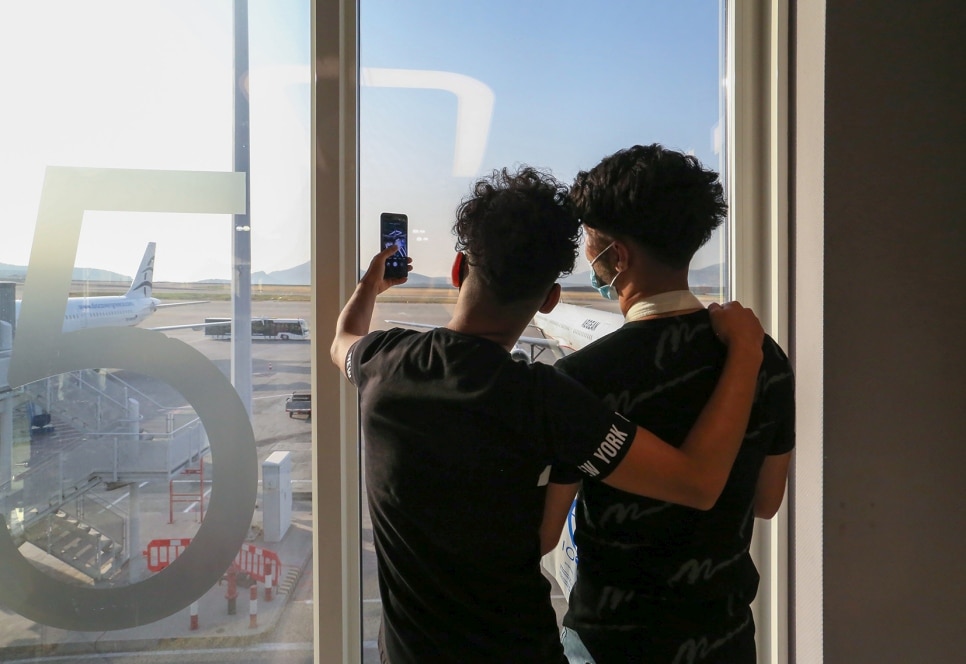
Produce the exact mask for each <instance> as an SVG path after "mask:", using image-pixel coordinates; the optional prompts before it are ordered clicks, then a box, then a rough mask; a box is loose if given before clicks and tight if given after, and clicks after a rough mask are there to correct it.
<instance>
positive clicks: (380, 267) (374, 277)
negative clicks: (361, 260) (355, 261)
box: [362, 243, 413, 293]
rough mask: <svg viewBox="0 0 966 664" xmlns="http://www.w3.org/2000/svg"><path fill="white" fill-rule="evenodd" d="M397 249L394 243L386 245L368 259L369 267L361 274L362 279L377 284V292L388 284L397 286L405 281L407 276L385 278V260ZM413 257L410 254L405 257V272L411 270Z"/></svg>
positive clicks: (388, 285)
mask: <svg viewBox="0 0 966 664" xmlns="http://www.w3.org/2000/svg"><path fill="white" fill-rule="evenodd" d="M398 250H399V247H398V246H397V245H396V244H395V243H394V244H391V245H390V246H388V247H386V248H385V249H383V250H382V251H380V252H379V253H378V254H376V255H375V256H373V257H372V260H371V261H369V267H368V269H366V273H365V274H364V275H363V276H362V281H363V282H365V283H367V284H371V285H374V286H377V288H378V289H379V292H380V293H381V292H382V291H384V290H386V289H387V288H389V287H390V286H398V285H399V284H402V283H405V282H406V280H407V279H408V278H409V277H408V276H405V277H395V278H393V279H386V278H385V272H386V260H387V259H388V258H389V257H390V256H392V255H393V254H395V253H396V252H397V251H398ZM412 263H413V259H412V257H410V256H407V257H406V272H412V269H413V265H412Z"/></svg>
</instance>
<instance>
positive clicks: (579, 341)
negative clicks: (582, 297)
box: [533, 304, 624, 352]
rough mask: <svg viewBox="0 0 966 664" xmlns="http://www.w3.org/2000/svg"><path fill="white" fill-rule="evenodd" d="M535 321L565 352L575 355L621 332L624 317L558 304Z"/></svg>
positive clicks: (537, 315) (538, 316)
mask: <svg viewBox="0 0 966 664" xmlns="http://www.w3.org/2000/svg"><path fill="white" fill-rule="evenodd" d="M533 322H534V324H535V325H536V326H537V327H538V328H540V331H541V332H543V333H544V334H545V335H547V336H548V337H550V338H551V339H555V340H556V341H557V342H558V344H559V345H560V347H561V348H562V349H564V350H565V352H572V351H575V350H580V349H581V348H583V347H584V346H586V345H587V344H589V343H591V342H592V341H595V340H597V339H600V338H601V337H603V336H606V335H608V334H610V333H611V332H613V331H614V330H616V329H618V328H619V327H620V326H621V325H623V324H624V317H623V316H621V315H620V314H618V313H612V312H609V311H601V310H599V309H593V308H591V307H579V306H577V305H574V304H558V305H557V306H556V307H554V309H553V311H551V312H550V313H549V314H541V313H537V314H536V315H535V316H534V317H533Z"/></svg>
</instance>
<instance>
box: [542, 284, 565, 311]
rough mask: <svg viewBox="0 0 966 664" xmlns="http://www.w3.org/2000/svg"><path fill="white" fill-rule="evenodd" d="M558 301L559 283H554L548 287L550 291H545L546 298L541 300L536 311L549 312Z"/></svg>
mask: <svg viewBox="0 0 966 664" xmlns="http://www.w3.org/2000/svg"><path fill="white" fill-rule="evenodd" d="M559 302H560V284H558V283H555V284H554V285H553V286H551V287H550V292H549V293H547V298H546V299H545V300H544V301H543V304H541V305H540V308H539V309H537V311H539V312H540V313H542V314H549V313H550V312H551V311H553V308H554V307H555V306H557V303H559Z"/></svg>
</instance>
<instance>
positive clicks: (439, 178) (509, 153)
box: [360, 0, 719, 274]
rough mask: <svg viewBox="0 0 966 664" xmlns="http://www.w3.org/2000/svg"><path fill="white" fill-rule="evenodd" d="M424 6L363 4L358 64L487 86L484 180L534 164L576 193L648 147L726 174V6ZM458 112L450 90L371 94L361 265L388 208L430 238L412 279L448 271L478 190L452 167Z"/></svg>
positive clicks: (416, 248) (417, 249)
mask: <svg viewBox="0 0 966 664" xmlns="http://www.w3.org/2000/svg"><path fill="white" fill-rule="evenodd" d="M418 4H419V7H420V9H419V10H418V11H416V10H414V9H413V8H412V3H398V2H392V1H391V0H369V1H367V2H364V3H363V5H362V10H361V26H362V27H361V34H362V37H361V43H360V49H361V60H362V66H363V68H364V69H365V68H405V69H413V70H435V71H456V72H460V73H463V74H466V75H468V76H471V77H473V78H475V79H477V80H479V81H480V82H482V83H484V84H485V85H487V86H488V87H489V88H490V89H491V90H492V92H493V95H494V105H493V115H492V122H491V124H490V126H489V137H488V144H487V148H486V150H485V153H484V155H483V158H482V161H481V163H480V168H479V173H486V172H489V171H490V170H491V169H493V168H499V167H502V166H512V165H515V164H519V163H528V164H531V165H534V166H539V167H543V168H547V169H549V170H551V171H552V172H553V173H554V174H555V175H556V176H557V177H559V178H561V179H563V180H564V181H565V182H569V181H570V180H571V179H572V178H573V176H574V175H575V174H576V173H577V171H578V170H581V169H586V168H590V167H592V166H593V165H594V164H595V163H597V161H599V159H600V158H601V157H603V156H605V155H607V154H610V153H612V152H614V151H615V150H617V149H620V148H622V147H626V146H629V145H633V144H635V143H651V142H660V143H664V144H665V145H668V146H670V147H674V148H677V149H681V150H684V151H688V152H693V153H694V154H695V155H697V156H698V157H699V158H700V159H701V160H702V161H703V162H704V163H705V164H706V165H709V166H711V167H714V168H718V157H717V155H716V154H715V150H714V145H713V130H714V127H715V125H716V124H717V122H718V50H719V43H718V30H719V28H718V7H717V3H716V2H714V1H709V0H689V1H680V2H632V1H624V2H613V3H603V2H601V3H587V2H571V1H565V2H560V1H557V2H547V1H542V0H538V1H530V2H527V1H520V0H517V1H516V2H514V1H507V0H501V1H496V2H486V3H480V2H444V1H431V2H421V3H418ZM455 107H456V101H455V97H453V95H451V94H449V93H447V92H442V91H435V90H414V89H398V88H368V87H363V88H362V90H361V110H362V116H361V138H360V141H361V154H362V164H361V166H362V185H361V187H362V196H361V217H362V223H361V227H362V240H363V246H362V253H363V254H364V255H368V254H369V253H371V252H372V251H374V250H375V237H376V227H375V223H376V222H375V220H376V219H378V213H379V212H380V211H382V210H383V209H384V208H385V209H388V210H391V211H398V212H408V213H409V215H410V225H411V227H413V228H422V227H425V228H426V229H427V233H426V237H427V238H428V239H426V240H425V241H424V242H423V243H422V244H420V243H411V244H410V250H411V252H412V254H413V256H414V261H415V263H416V270H417V271H420V272H425V273H429V274H442V273H445V270H446V268H447V267H448V265H449V262H450V260H451V259H452V251H453V249H452V248H453V238H452V236H451V235H450V233H449V226H450V224H451V223H452V217H453V211H454V210H455V208H456V205H457V204H458V202H459V199H460V198H461V197H462V196H463V195H464V194H465V193H466V192H467V191H468V190H469V186H470V184H471V182H472V180H473V178H472V177H459V176H454V174H453V173H452V169H451V166H452V153H453V144H454V143H453V141H454V138H453V136H454V130H455ZM370 236H372V238H371V239H370ZM421 250H422V251H421ZM716 260H717V258H716V257H715V258H713V259H712V258H709V259H706V260H705V261H704V263H705V264H707V263H710V262H716ZM699 267H700V265H699Z"/></svg>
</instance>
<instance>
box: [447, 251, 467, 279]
mask: <svg viewBox="0 0 966 664" xmlns="http://www.w3.org/2000/svg"><path fill="white" fill-rule="evenodd" d="M465 277H466V255H465V254H464V253H463V252H462V251H458V252H456V258H454V259H453V268H452V270H451V271H450V275H449V278H450V283H452V284H453V288H459V287H460V286H462V285H463V279H464V278H465Z"/></svg>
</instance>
